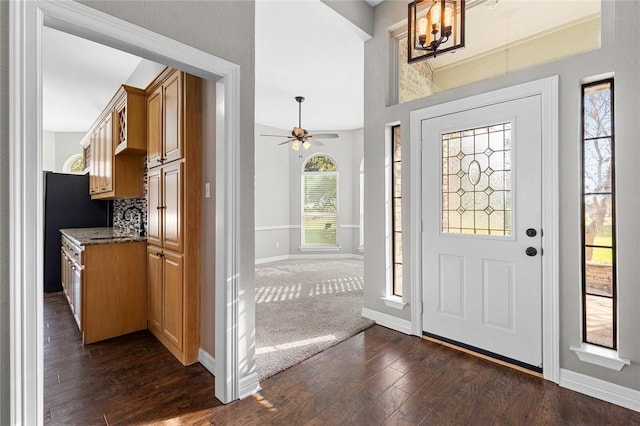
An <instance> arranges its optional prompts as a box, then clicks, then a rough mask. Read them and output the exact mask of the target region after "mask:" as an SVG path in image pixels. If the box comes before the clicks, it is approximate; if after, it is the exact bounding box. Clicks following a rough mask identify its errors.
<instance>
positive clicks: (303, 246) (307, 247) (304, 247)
mask: <svg viewBox="0 0 640 426" xmlns="http://www.w3.org/2000/svg"><path fill="white" fill-rule="evenodd" d="M313 157H328V158H330V159H331V161H333V164H335V165H336V171H335V172H306V171H305V170H304V168H305V166H306V164H307V163H308V162H309V160H311V159H312V158H313ZM338 170H339V167H338V162H337V161H336V159H335V158H334V157H333V156H332V155H329V154H327V153H324V152H316V153H313V154H311V155H309V156H308V157H307V158H305V160H304V161H303V162H302V168H301V172H300V251H313V250H317V251H335V250H339V249H340V223H339V220H340V172H339V171H338ZM306 175H323V176H326V175H334V176H335V177H336V211H335V213H325V214H323V215H326V216H329V215H335V217H336V243H335V244H307V243H306V242H305V227H304V219H305V216H307V214H306V213H305V212H304V189H305V184H304V177H305V176H306ZM311 216H313V215H311Z"/></svg>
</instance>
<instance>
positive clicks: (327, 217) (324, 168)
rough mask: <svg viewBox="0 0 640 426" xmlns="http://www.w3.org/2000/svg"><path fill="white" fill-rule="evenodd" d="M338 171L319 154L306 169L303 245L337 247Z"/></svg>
mask: <svg viewBox="0 0 640 426" xmlns="http://www.w3.org/2000/svg"><path fill="white" fill-rule="evenodd" d="M337 227H338V168H337V166H336V163H335V161H334V160H333V158H331V157H329V156H328V155H325V154H316V155H313V156H311V157H309V159H307V161H306V162H305V163H304V166H303V168H302V245H303V246H337V245H338V236H337Z"/></svg>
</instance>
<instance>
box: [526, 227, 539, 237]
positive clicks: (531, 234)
mask: <svg viewBox="0 0 640 426" xmlns="http://www.w3.org/2000/svg"><path fill="white" fill-rule="evenodd" d="M526 233H527V237H535V236H536V235H538V232H537V231H536V230H535V229H533V228H529V229H527V231H526Z"/></svg>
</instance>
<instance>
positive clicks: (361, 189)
mask: <svg viewBox="0 0 640 426" xmlns="http://www.w3.org/2000/svg"><path fill="white" fill-rule="evenodd" d="M358 188H359V193H360V194H359V195H360V199H359V200H358V220H359V223H358V225H359V226H358V248H357V250H358V251H359V252H361V253H362V252H364V158H362V159H361V160H360V168H359V173H358Z"/></svg>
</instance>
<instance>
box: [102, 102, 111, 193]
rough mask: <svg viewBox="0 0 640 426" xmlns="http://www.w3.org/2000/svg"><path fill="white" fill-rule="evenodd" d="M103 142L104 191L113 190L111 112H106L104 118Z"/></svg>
mask: <svg viewBox="0 0 640 426" xmlns="http://www.w3.org/2000/svg"><path fill="white" fill-rule="evenodd" d="M102 132H103V142H102V143H103V144H104V158H103V162H104V192H110V191H112V190H113V120H112V119H111V114H107V117H106V118H105V120H104V126H103V127H102Z"/></svg>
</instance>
